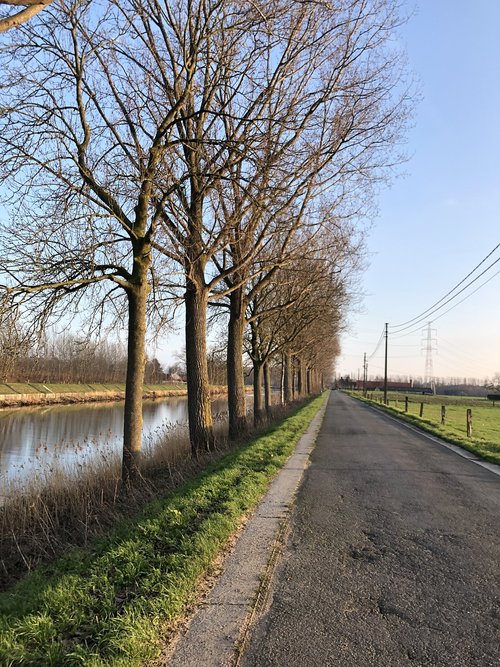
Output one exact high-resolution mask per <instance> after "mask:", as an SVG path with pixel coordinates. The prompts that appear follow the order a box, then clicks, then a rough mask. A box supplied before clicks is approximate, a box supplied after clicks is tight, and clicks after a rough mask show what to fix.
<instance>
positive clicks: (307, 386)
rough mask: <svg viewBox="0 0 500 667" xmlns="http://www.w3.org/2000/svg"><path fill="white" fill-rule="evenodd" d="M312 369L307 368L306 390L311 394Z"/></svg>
mask: <svg viewBox="0 0 500 667" xmlns="http://www.w3.org/2000/svg"><path fill="white" fill-rule="evenodd" d="M311 372H312V371H311V369H310V368H306V392H307V394H308V395H309V396H310V395H311V394H312V378H311Z"/></svg>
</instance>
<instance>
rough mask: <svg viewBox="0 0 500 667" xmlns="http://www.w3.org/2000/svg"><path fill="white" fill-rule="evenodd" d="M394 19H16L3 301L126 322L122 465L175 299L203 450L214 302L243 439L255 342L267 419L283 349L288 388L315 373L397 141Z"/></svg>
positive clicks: (190, 12)
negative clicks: (154, 341)
mask: <svg viewBox="0 0 500 667" xmlns="http://www.w3.org/2000/svg"><path fill="white" fill-rule="evenodd" d="M400 20H401V19H400V16H399V14H398V3H397V1H396V0H375V1H374V2H366V0H334V2H327V1H326V0H324V1H323V0H318V1H317V2H310V3H307V2H306V3H304V2H303V1H302V0H277V1H276V2H273V3H269V2H263V1H262V0H253V1H252V2H234V0H232V1H230V0H195V1H194V2H193V1H191V0H189V1H188V0H172V1H169V2H168V3H163V2H161V1H160V0H124V1H123V0H120V2H118V0H103V2H100V3H95V2H92V0H69V1H68V2H64V3H53V4H50V5H49V6H47V7H46V8H45V9H44V11H43V12H41V13H40V14H39V15H37V16H35V17H34V18H32V19H31V20H30V21H29V22H28V23H24V24H22V25H21V26H20V27H18V28H16V30H10V31H9V32H8V33H6V35H7V34H8V35H9V36H10V35H11V36H12V37H11V38H9V39H10V41H9V39H7V37H6V39H5V43H4V44H3V45H2V49H1V51H0V87H1V89H2V103H1V107H0V173H1V174H2V178H3V182H4V193H7V194H4V196H3V199H4V203H5V205H6V206H7V207H8V209H9V211H11V213H12V216H11V222H10V223H6V224H4V225H3V226H2V229H1V235H2V240H3V246H4V250H3V252H2V255H1V259H0V272H1V280H0V282H1V284H2V286H3V299H2V302H1V305H0V308H1V312H2V313H4V315H5V316H8V317H12V318H15V319H16V321H17V320H18V319H19V321H22V322H23V326H24V327H25V328H26V329H27V330H29V331H33V332H35V331H42V332H43V331H46V330H47V327H48V325H49V323H51V322H53V321H55V320H57V319H58V318H62V319H63V320H68V319H69V318H71V317H72V316H74V315H76V314H78V316H79V321H82V322H84V323H85V328H86V329H87V331H88V332H89V335H92V334H93V333H95V332H97V331H100V332H101V333H102V332H103V331H106V330H107V328H109V327H112V326H117V327H121V328H124V329H125V330H126V332H127V355H126V361H127V368H126V399H125V417H124V419H125V428H124V433H125V435H124V444H123V479H124V481H129V480H131V479H133V478H134V477H135V476H136V475H137V474H138V472H139V468H140V460H141V445H142V388H143V383H144V372H145V368H146V340H147V335H148V333H151V332H153V331H155V332H156V333H157V334H158V335H161V332H162V331H165V330H166V328H167V327H168V324H169V322H170V320H171V319H172V317H173V312H174V310H175V309H176V308H178V307H179V306H180V305H182V307H183V310H184V315H185V342H186V359H185V364H186V377H187V387H188V399H189V400H188V411H189V431H190V439H191V447H192V454H193V456H197V455H198V454H199V453H200V452H202V451H210V450H211V449H212V448H213V447H214V444H215V443H214V433H213V426H212V414H211V405H210V380H211V378H210V374H209V373H211V374H212V376H213V377H214V376H215V372H216V368H217V369H218V370H217V373H219V372H220V369H221V363H220V362H221V359H220V354H219V357H218V358H217V359H216V358H214V357H212V358H211V356H210V351H209V350H208V349H207V326H209V324H210V323H211V322H212V321H214V322H215V323H216V325H217V326H218V327H219V328H218V329H217V330H218V331H223V334H221V336H222V340H221V344H220V345H218V349H219V350H224V351H225V368H226V381H227V385H228V404H229V437H230V438H231V439H233V440H237V439H238V438H240V437H241V435H243V434H244V433H245V431H246V430H247V413H246V403H245V386H244V385H245V359H248V360H250V361H249V363H250V365H251V368H252V374H253V387H254V410H253V413H254V414H253V417H254V420H255V422H256V423H260V422H261V421H262V420H263V418H264V417H265V414H266V410H268V409H269V406H270V401H271V399H270V393H271V386H272V374H273V372H274V373H276V372H277V370H276V369H280V370H279V373H280V378H281V380H280V384H281V387H282V395H283V400H284V401H285V402H289V401H291V400H293V399H294V398H296V397H301V396H305V395H307V394H309V393H313V392H317V391H320V389H321V387H322V386H324V383H325V378H326V377H328V376H329V374H330V372H331V369H332V364H333V362H334V360H335V358H336V356H337V354H338V352H339V348H338V336H339V332H340V331H341V329H342V328H343V327H344V326H345V313H346V308H347V306H348V304H349V302H350V298H351V294H352V292H353V289H352V288H353V284H354V283H353V280H354V278H355V276H356V274H357V272H358V270H359V268H360V265H361V260H362V255H363V252H362V248H363V246H362V233H361V229H362V225H361V224H360V223H361V222H362V221H363V220H364V219H365V218H366V217H367V216H369V215H371V214H372V213H373V210H374V206H373V201H374V194H375V192H376V188H377V187H378V185H379V184H380V183H381V182H382V181H383V180H384V179H386V178H387V177H388V176H389V175H390V172H391V170H392V169H393V167H394V166H395V165H396V164H397V163H398V162H399V161H400V159H401V155H400V153H399V143H400V140H401V137H402V132H403V130H404V128H405V125H406V121H407V118H408V114H409V110H410V108H411V103H412V100H411V86H409V85H408V83H407V81H406V74H405V70H404V59H402V58H401V57H400V54H399V53H398V52H397V51H396V41H395V40H394V30H395V28H396V27H397V26H398V24H399V23H400ZM210 369H211V370H210ZM273 369H274V371H273ZM212 379H213V378H212ZM217 379H218V380H220V379H222V378H221V376H220V375H218V376H217ZM94 380H95V378H94Z"/></svg>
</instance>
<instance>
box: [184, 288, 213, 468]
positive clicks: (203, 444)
mask: <svg viewBox="0 0 500 667" xmlns="http://www.w3.org/2000/svg"><path fill="white" fill-rule="evenodd" d="M207 299H208V294H207V291H206V288H205V287H204V286H202V287H200V286H199V285H197V284H196V283H195V282H193V281H192V280H190V279H189V278H188V279H187V281H186V294H185V303H186V374H187V390H188V418H189V438H190V441H191V453H192V455H193V457H194V458H196V457H197V456H198V454H199V453H200V452H209V451H212V450H213V448H214V433H213V423H212V409H211V400H210V384H209V379H208V364H207V340H206V318H207Z"/></svg>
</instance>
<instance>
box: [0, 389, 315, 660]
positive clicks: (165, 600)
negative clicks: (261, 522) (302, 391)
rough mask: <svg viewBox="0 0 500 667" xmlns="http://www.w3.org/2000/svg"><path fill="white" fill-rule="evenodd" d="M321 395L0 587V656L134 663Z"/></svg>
mask: <svg viewBox="0 0 500 667" xmlns="http://www.w3.org/2000/svg"><path fill="white" fill-rule="evenodd" d="M323 400H325V396H321V397H318V398H316V399H314V400H313V401H311V402H310V403H309V404H308V405H306V406H305V407H302V408H300V409H299V410H298V411H297V412H296V413H294V414H293V415H292V416H290V417H288V418H287V419H285V420H284V421H283V422H282V423H281V424H280V425H278V426H276V427H274V428H271V429H269V431H267V432H266V433H265V434H264V435H262V436H261V437H259V438H257V439H255V440H254V441H252V442H251V443H249V444H247V445H245V446H242V447H240V448H239V449H237V450H235V451H232V452H230V453H229V454H226V455H225V456H224V457H223V458H221V459H220V460H219V461H218V462H216V463H214V464H212V465H211V466H210V467H209V468H208V469H207V470H205V471H204V472H203V473H202V474H200V475H199V476H197V477H196V478H195V479H193V480H192V481H190V482H188V483H186V484H185V485H183V486H182V487H181V488H179V489H178V490H177V491H176V492H174V493H171V494H169V495H167V496H165V497H164V498H162V499H160V500H157V501H155V502H153V503H151V504H150V505H148V506H147V508H146V509H145V510H144V511H143V512H142V514H141V516H140V517H139V518H137V519H135V520H133V521H129V522H124V523H123V524H121V525H120V526H119V527H118V528H116V530H115V531H114V532H113V534H112V535H111V536H110V537H107V538H106V539H101V540H100V541H98V542H94V543H93V544H92V545H91V547H89V548H86V549H78V550H73V551H72V552H71V553H69V554H68V555H67V556H66V557H64V558H62V559H60V560H58V561H57V562H56V563H54V564H53V565H52V566H51V567H50V568H44V569H39V570H37V571H35V572H33V573H32V574H30V575H28V576H27V577H26V578H25V579H23V580H22V581H21V582H19V584H18V585H17V586H16V587H15V588H14V589H12V590H11V591H10V592H9V593H4V594H3V595H1V596H0V612H1V617H0V664H2V665H5V666H6V667H14V666H15V665H27V666H29V665H33V666H35V665H37V666H39V667H42V666H44V665H70V666H72V665H87V666H92V667H97V666H102V665H108V666H112V667H114V666H127V667H133V666H134V665H140V664H141V663H142V662H144V661H146V660H151V659H154V658H155V657H157V656H158V654H159V651H160V646H161V637H162V636H163V635H164V634H165V633H166V631H167V630H168V628H169V625H170V626H171V625H172V624H174V623H175V621H176V619H178V617H179V616H180V615H182V613H183V611H184V610H185V608H186V606H187V605H188V604H189V602H190V601H191V600H192V599H193V597H194V595H195V592H196V589H197V585H198V583H199V582H200V580H201V579H202V577H203V576H205V575H206V574H207V573H208V572H209V571H210V567H211V564H212V563H213V561H214V559H215V558H216V556H217V555H218V554H219V553H220V552H221V550H222V549H223V548H224V546H225V544H226V543H227V541H228V539H229V537H230V536H231V535H232V534H233V533H234V532H235V531H236V530H237V529H238V527H239V525H240V522H241V518H242V516H243V515H244V514H245V513H247V512H248V511H250V510H252V509H253V508H254V507H255V506H256V505H257V503H258V501H259V500H260V498H261V497H262V495H263V494H264V493H265V491H266V489H267V488H268V485H269V483H270V481H271V479H272V478H273V477H274V476H275V474H276V473H277V471H278V470H279V469H280V468H281V467H282V466H283V464H284V463H285V461H286V460H287V458H288V457H289V455H290V454H291V453H292V451H293V449H294V447H295V445H296V443H297V441H298V439H299V437H300V436H301V435H302V433H303V432H304V431H305V430H306V428H307V426H308V425H309V423H310V421H311V419H312V418H313V416H314V414H316V412H317V410H318V409H319V407H320V405H321V403H322V402H323Z"/></svg>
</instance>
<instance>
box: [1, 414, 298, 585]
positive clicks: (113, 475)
mask: <svg viewBox="0 0 500 667" xmlns="http://www.w3.org/2000/svg"><path fill="white" fill-rule="evenodd" d="M296 408H297V404H296V405H294V406H292V407H289V408H288V409H285V408H282V407H280V406H276V407H275V408H274V410H273V414H272V415H271V416H270V417H269V419H268V421H267V423H266V424H264V425H263V426H261V427H260V428H259V429H253V430H251V431H250V433H248V434H247V437H246V438H245V441H248V440H250V439H251V438H254V437H255V436H257V435H259V433H261V432H262V431H263V430H265V429H266V428H268V427H269V426H270V425H272V424H275V423H278V422H280V421H281V420H282V419H283V418H284V417H285V416H286V415H287V414H289V413H290V412H291V411H292V410H295V409H296ZM214 430H215V435H216V443H217V446H216V450H215V451H214V452H212V453H210V454H205V455H203V456H201V457H199V458H198V459H197V460H193V459H192V458H191V455H190V445H189V436H188V431H187V427H186V425H181V424H176V425H173V426H171V425H170V426H164V427H163V428H161V429H158V430H157V431H156V432H155V433H153V434H152V435H151V436H150V437H149V438H148V441H147V442H146V443H145V447H144V456H143V464H142V476H141V478H140V479H139V480H137V481H136V482H135V483H134V485H133V487H131V488H128V489H127V491H126V492H124V491H123V490H122V489H121V485H120V460H119V456H118V455H116V454H114V455H111V454H106V453H105V451H103V452H101V456H100V458H99V459H97V460H92V461H89V462H87V463H86V464H85V466H84V467H83V466H82V467H80V470H79V472H78V476H75V474H74V473H73V474H70V473H69V472H68V471H67V470H64V469H51V470H50V471H47V473H46V475H40V474H39V475H37V477H33V478H32V479H30V480H29V481H28V482H26V481H25V482H23V486H22V488H21V487H20V486H16V484H15V483H12V484H10V487H9V488H8V489H6V491H5V496H4V497H5V500H4V502H3V504H2V505H1V506H0V554H1V556H0V590H6V589H8V588H9V587H10V586H11V585H13V584H14V583H15V582H16V581H17V580H19V579H20V578H22V577H23V576H24V575H25V574H26V573H27V572H29V571H31V570H33V569H34V568H35V567H38V566H39V565H43V564H49V563H50V562H51V561H52V560H54V559H55V558H57V557H58V556H60V555H61V554H63V553H64V552H66V551H67V550H68V549H71V548H73V547H78V546H85V545H87V544H88V542H89V541H90V540H92V539H94V538H96V537H98V536H100V535H104V534H105V533H106V532H108V531H110V530H111V529H112V528H113V527H114V526H116V525H117V524H118V523H119V522H120V521H122V520H124V519H126V518H131V517H133V516H134V515H137V514H138V513H139V512H140V511H141V510H142V509H143V508H144V507H145V505H146V504H147V503H148V502H150V501H152V500H154V499H155V498H159V497H161V496H164V495H165V494H166V493H169V492H171V491H173V490H174V489H176V488H177V487H179V486H180V485H181V484H182V483H183V482H185V481H187V480H188V479H191V478H192V477H193V476H194V475H196V474H197V473H199V472H200V471H201V470H202V469H203V468H204V467H206V465H207V464H208V463H210V462H212V461H214V460H215V459H217V458H219V457H220V456H222V455H223V454H224V452H226V451H227V449H228V447H229V446H230V445H229V443H228V441H227V435H226V434H227V417H226V415H225V414H220V415H217V416H216V418H215V425H214ZM242 442H243V441H242ZM236 444H237V445H238V444H242V443H236ZM231 446H232V447H234V446H235V444H234V443H233V444H232V445H231Z"/></svg>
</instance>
